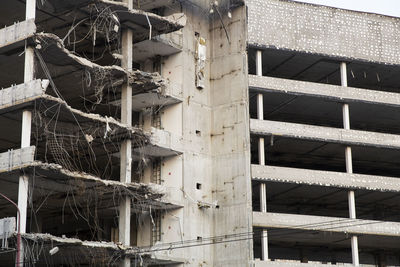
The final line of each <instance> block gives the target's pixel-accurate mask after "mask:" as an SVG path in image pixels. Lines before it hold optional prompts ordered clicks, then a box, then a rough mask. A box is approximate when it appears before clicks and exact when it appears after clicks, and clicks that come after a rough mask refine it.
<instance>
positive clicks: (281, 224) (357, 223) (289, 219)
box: [253, 212, 400, 236]
mask: <svg viewBox="0 0 400 267" xmlns="http://www.w3.org/2000/svg"><path fill="white" fill-rule="evenodd" d="M253 226H255V227H264V228H265V227H269V228H285V229H301V230H311V231H323V232H336V233H349V234H356V235H383V236H400V223H398V222H387V221H373V220H361V219H349V218H337V217H323V216H311V215H298V214H284V213H271V212H265V213H262V212H253Z"/></svg>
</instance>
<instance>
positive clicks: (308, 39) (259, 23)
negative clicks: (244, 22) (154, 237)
mask: <svg viewBox="0 0 400 267" xmlns="http://www.w3.org/2000/svg"><path fill="white" fill-rule="evenodd" d="M246 4H247V6H248V14H249V15H248V35H249V40H248V43H249V45H250V46H255V47H258V48H259V47H265V48H273V49H281V50H292V51H299V52H303V53H312V54H321V55H326V56H329V57H333V58H342V59H348V60H353V59H357V60H362V61H369V62H378V63H387V64H400V47H399V45H398V42H399V36H400V19H398V18H393V17H389V16H382V15H375V14H368V13H364V12H355V11H350V10H344V9H338V8H332V7H326V6H320V5H310V4H304V3H298V2H294V1H281V0H252V1H247V2H246ZM344 21H351V23H348V24H343V22H344ZM265 25H272V26H271V27H265ZM371 25H376V26H373V27H372V26H371ZM294 29H296V33H295V32H294V31H295V30H294ZM338 29H340V30H338ZM381 40H384V41H383V42H382V41H381Z"/></svg>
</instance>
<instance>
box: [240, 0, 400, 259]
mask: <svg viewBox="0 0 400 267" xmlns="http://www.w3.org/2000/svg"><path fill="white" fill-rule="evenodd" d="M247 6H248V55H249V65H248V67H249V74H250V75H249V91H250V96H249V99H250V105H249V111H250V133H251V158H252V159H251V162H252V167H251V179H252V189H253V190H252V195H253V199H252V203H253V212H254V213H253V233H254V238H253V240H254V243H253V244H254V258H255V260H254V265H255V266H304V267H306V266H327V265H328V266H329V265H334V266H336V265H340V266H342V265H343V266H399V265H400V261H399V258H398V255H399V247H398V245H397V243H398V241H399V239H398V231H397V228H398V226H397V224H398V223H399V221H400V220H399V219H400V218H399V217H398V216H397V214H398V211H397V210H396V209H397V208H398V206H397V204H395V202H396V199H398V197H399V195H398V191H397V183H398V180H399V179H398V175H397V174H396V173H397V170H395V169H397V167H396V165H397V164H398V163H397V159H395V157H396V156H395V155H396V154H397V151H398V148H397V145H395V143H396V142H397V141H398V139H399V133H400V132H399V131H398V129H397V125H398V123H397V122H396V120H395V119H394V118H397V116H396V115H395V114H397V111H398V97H399V94H398V89H397V88H398V85H397V84H398V82H399V81H398V79H397V78H396V77H395V75H393V74H394V73H395V72H396V71H398V68H399V63H400V61H399V53H398V52H399V42H398V36H397V35H398V34H396V33H397V32H398V31H399V29H400V28H399V25H400V24H399V23H400V20H399V19H398V18H393V17H387V16H382V15H376V14H368V13H362V12H355V11H349V10H341V9H337V8H331V7H325V6H317V5H311V4H305V3H299V2H295V1H286V0H266V1H264V0H254V1H253V0H252V1H247ZM389 73H392V74H389ZM392 118H393V120H392ZM392 142H394V143H392ZM389 143H391V145H389ZM391 201H394V202H392V204H393V205H392V204H389V202H391ZM377 244H379V245H377Z"/></svg>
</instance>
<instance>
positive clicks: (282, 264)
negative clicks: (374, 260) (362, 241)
mask: <svg viewBox="0 0 400 267" xmlns="http://www.w3.org/2000/svg"><path fill="white" fill-rule="evenodd" d="M269 266H276V267H329V266H338V265H336V264H327V263H317V262H309V263H301V262H298V261H284V260H278V261H259V260H256V261H254V267H269ZM339 266H342V267H351V266H354V265H353V264H346V263H341V264H340V265H339ZM367 266H368V267H374V266H376V265H365V264H361V265H360V267H367Z"/></svg>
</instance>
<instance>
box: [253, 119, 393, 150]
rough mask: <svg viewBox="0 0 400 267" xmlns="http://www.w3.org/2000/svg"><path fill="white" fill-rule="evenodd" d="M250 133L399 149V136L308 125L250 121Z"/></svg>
mask: <svg viewBox="0 0 400 267" xmlns="http://www.w3.org/2000/svg"><path fill="white" fill-rule="evenodd" d="M250 132H251V133H252V134H257V135H276V136H284V137H290V138H297V139H305V140H315V141H321V142H328V143H338V144H346V145H357V146H372V147H382V148H394V149H398V148H400V136H399V135H394V134H385V133H376V132H366V131H358V130H344V129H340V128H331V127H322V126H314V125H308V124H297V123H288V122H278V121H268V120H255V119H252V120H250Z"/></svg>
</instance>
